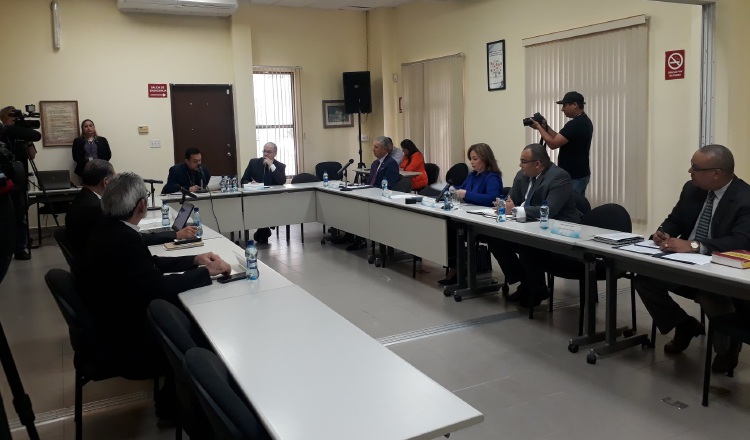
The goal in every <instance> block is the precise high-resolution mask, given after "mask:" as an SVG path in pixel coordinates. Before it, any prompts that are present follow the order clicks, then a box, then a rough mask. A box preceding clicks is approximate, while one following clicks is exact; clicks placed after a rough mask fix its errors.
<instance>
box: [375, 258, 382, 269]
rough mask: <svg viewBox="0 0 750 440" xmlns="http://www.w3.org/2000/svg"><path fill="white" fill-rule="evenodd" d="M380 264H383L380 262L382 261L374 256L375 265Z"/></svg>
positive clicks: (378, 265)
mask: <svg viewBox="0 0 750 440" xmlns="http://www.w3.org/2000/svg"><path fill="white" fill-rule="evenodd" d="M382 265H383V264H382V263H381V262H380V259H379V258H376V259H375V267H380V266H382Z"/></svg>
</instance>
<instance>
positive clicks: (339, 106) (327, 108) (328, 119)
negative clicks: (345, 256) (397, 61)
mask: <svg viewBox="0 0 750 440" xmlns="http://www.w3.org/2000/svg"><path fill="white" fill-rule="evenodd" d="M341 127H354V116H353V115H352V114H351V113H347V112H346V107H345V106H344V101H323V128H341Z"/></svg>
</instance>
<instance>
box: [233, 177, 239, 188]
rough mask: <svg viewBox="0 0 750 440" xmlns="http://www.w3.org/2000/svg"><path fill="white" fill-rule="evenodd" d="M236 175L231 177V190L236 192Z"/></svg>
mask: <svg viewBox="0 0 750 440" xmlns="http://www.w3.org/2000/svg"><path fill="white" fill-rule="evenodd" d="M237 190H238V188H237V176H234V177H232V192H237Z"/></svg>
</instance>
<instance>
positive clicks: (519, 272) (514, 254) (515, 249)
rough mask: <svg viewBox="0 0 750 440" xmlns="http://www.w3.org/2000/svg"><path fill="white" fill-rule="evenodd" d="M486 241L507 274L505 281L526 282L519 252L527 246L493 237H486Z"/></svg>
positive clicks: (510, 282)
mask: <svg viewBox="0 0 750 440" xmlns="http://www.w3.org/2000/svg"><path fill="white" fill-rule="evenodd" d="M486 241H487V245H488V247H489V248H490V252H491V253H492V255H493V256H494V257H495V260H497V264H498V265H499V266H500V269H501V270H502V271H503V274H504V275H505V282H506V283H508V284H515V283H517V282H521V284H525V283H526V281H527V276H526V273H525V271H524V267H523V266H522V265H521V259H520V258H519V256H518V253H519V252H520V251H521V249H522V248H525V246H522V245H520V244H518V243H513V242H512V241H505V240H502V239H499V238H492V237H486ZM542 276H544V275H542Z"/></svg>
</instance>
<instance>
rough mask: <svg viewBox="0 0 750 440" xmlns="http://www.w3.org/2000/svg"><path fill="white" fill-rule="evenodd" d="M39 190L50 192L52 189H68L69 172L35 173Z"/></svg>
mask: <svg viewBox="0 0 750 440" xmlns="http://www.w3.org/2000/svg"><path fill="white" fill-rule="evenodd" d="M36 176H37V180H38V182H37V183H38V184H39V189H44V190H46V191H51V190H53V189H68V188H70V187H71V185H70V171H68V170H52V171H38V172H37V173H36Z"/></svg>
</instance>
